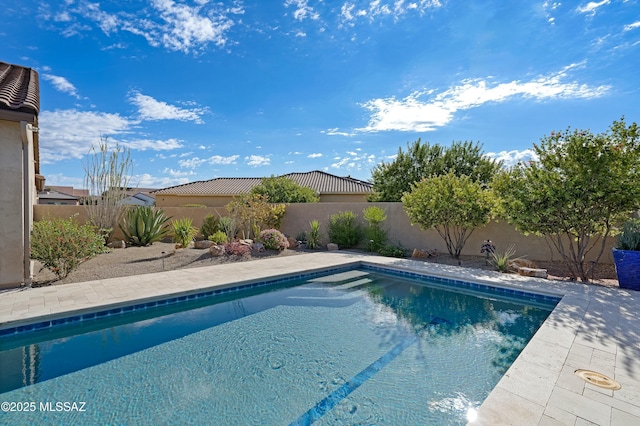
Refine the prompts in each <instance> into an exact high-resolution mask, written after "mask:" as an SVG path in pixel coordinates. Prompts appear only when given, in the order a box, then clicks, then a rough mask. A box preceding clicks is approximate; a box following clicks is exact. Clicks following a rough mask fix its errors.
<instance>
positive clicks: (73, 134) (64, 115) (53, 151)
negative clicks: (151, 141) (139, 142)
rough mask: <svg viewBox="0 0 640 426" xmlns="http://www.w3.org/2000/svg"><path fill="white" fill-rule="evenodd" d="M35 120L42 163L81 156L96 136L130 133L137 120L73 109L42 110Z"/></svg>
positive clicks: (87, 150)
mask: <svg viewBox="0 0 640 426" xmlns="http://www.w3.org/2000/svg"><path fill="white" fill-rule="evenodd" d="M38 121H39V123H38V127H39V128H40V159H41V161H42V162H43V163H45V164H46V163H52V162H56V161H60V160H65V159H69V158H82V156H83V155H85V154H87V153H88V152H89V150H90V149H91V145H92V143H95V142H97V141H98V140H99V138H100V136H104V135H106V136H117V135H123V134H126V133H131V132H132V128H133V127H134V126H135V125H137V124H138V123H139V121H135V120H131V119H129V118H126V117H123V116H121V115H119V114H110V113H104V112H93V111H77V110H75V109H69V110H56V111H42V112H41V113H40V116H39V119H38Z"/></svg>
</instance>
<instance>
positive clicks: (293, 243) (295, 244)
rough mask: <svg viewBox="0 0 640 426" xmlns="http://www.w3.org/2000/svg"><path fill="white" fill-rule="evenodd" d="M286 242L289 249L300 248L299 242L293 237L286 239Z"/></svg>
mask: <svg viewBox="0 0 640 426" xmlns="http://www.w3.org/2000/svg"><path fill="white" fill-rule="evenodd" d="M287 241H288V242H289V248H290V249H294V248H298V247H300V242H299V241H298V240H296V239H295V238H293V237H287Z"/></svg>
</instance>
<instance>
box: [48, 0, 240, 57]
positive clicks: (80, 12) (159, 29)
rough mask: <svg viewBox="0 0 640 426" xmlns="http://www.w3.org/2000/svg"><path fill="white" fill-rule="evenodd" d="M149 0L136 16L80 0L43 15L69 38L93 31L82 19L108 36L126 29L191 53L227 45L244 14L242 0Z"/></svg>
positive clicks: (149, 39)
mask: <svg viewBox="0 0 640 426" xmlns="http://www.w3.org/2000/svg"><path fill="white" fill-rule="evenodd" d="M150 3H151V8H140V10H139V12H138V14H137V15H136V14H132V13H131V12H129V11H119V12H116V13H109V12H105V11H104V10H101V9H100V3H91V2H89V1H86V0H80V1H78V2H72V3H69V4H67V5H63V6H61V8H62V9H64V10H62V11H61V12H59V13H57V14H51V13H49V12H48V9H46V8H43V9H41V11H40V18H41V19H44V20H48V21H54V22H56V23H58V24H59V25H62V26H63V27H62V28H61V32H62V34H63V35H65V36H66V37H70V36H74V35H77V34H80V33H81V32H83V31H88V30H91V27H90V26H88V25H86V24H84V23H82V24H80V23H79V22H78V21H79V19H83V20H84V21H85V22H86V21H87V20H88V21H91V22H94V23H95V25H97V27H98V28H100V29H101V30H102V31H103V32H104V33H105V34H107V35H111V34H113V33H117V32H118V31H127V32H130V33H132V34H135V35H138V36H141V37H144V38H145V39H146V40H147V42H148V43H149V44H150V45H151V46H154V47H158V46H163V47H165V48H166V49H169V50H174V51H182V52H185V53H189V52H200V51H204V50H205V49H206V48H207V46H208V45H209V44H210V43H213V44H215V45H217V46H220V47H222V46H225V45H226V43H227V42H228V36H227V33H228V31H229V29H230V28H231V27H232V26H233V25H234V24H235V22H234V20H233V19H232V17H233V16H234V15H242V14H244V8H243V6H242V3H241V2H240V1H239V0H237V1H234V2H233V4H232V5H231V6H229V5H224V4H222V3H217V2H209V1H201V0H198V1H197V2H196V4H195V5H193V6H191V5H188V4H184V3H183V2H175V1H173V0H151V1H150Z"/></svg>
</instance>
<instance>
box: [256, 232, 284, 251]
mask: <svg viewBox="0 0 640 426" xmlns="http://www.w3.org/2000/svg"><path fill="white" fill-rule="evenodd" d="M259 240H260V241H262V244H264V248H266V249H267V250H284V249H286V248H288V247H289V241H287V237H285V236H284V234H283V233H282V232H280V231H278V230H277V229H265V230H264V231H262V232H260V238H259Z"/></svg>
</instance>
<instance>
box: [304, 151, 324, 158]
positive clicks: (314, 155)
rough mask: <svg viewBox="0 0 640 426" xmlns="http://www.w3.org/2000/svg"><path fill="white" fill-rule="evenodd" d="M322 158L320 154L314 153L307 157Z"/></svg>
mask: <svg viewBox="0 0 640 426" xmlns="http://www.w3.org/2000/svg"><path fill="white" fill-rule="evenodd" d="M320 157H322V154H321V153H319V152H314V153H313V154H309V155H307V158H320Z"/></svg>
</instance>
